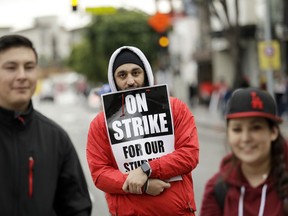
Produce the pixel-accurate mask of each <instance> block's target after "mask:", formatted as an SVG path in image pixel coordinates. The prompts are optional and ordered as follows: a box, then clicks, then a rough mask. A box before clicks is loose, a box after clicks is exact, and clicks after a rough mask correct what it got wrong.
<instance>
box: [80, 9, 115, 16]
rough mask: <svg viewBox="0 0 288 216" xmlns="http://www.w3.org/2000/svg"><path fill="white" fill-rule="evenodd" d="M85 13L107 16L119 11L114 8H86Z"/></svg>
mask: <svg viewBox="0 0 288 216" xmlns="http://www.w3.org/2000/svg"><path fill="white" fill-rule="evenodd" d="M85 11H86V12H87V13H91V14H95V15H107V14H115V13H116V12H117V9H116V8H114V7H86V8H85Z"/></svg>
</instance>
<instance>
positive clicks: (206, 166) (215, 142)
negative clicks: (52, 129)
mask: <svg viewBox="0 0 288 216" xmlns="http://www.w3.org/2000/svg"><path fill="white" fill-rule="evenodd" d="M85 104H86V102H85V101H84V100H83V101H79V102H77V103H75V104H59V103H52V102H44V103H39V102H37V101H35V102H34V106H35V108H36V109H38V110H39V111H40V112H42V113H43V114H45V115H47V116H48V117H50V118H52V119H53V120H55V121H56V122H57V123H58V124H60V125H61V126H62V127H63V128H64V129H66V130H67V132H68V133H69V135H70V137H71V139H72V141H73V143H74V145H75V148H76V150H77V152H78V155H79V157H80V160H81V163H82V167H83V169H84V172H85V175H86V179H87V181H88V185H89V190H90V192H91V195H92V198H93V214H92V216H109V213H108V209H107V204H106V201H105V198H104V193H103V192H102V191H100V190H98V189H97V188H96V187H95V186H94V184H93V182H92V179H91V176H90V171H89V168H88V165H87V161H86V140H87V133H88V128H89V123H90V122H91V120H92V119H93V117H94V116H95V115H96V112H94V113H93V112H91V110H90V111H89V110H88V109H87V107H86V105H85ZM192 110H193V109H192ZM194 114H195V119H196V124H197V127H198V134H199V142H200V163H199V165H198V167H197V168H196V170H195V171H193V172H192V173H193V179H194V188H195V199H196V204H197V208H198V210H200V205H201V198H202V195H203V190H204V186H205V182H206V181H207V179H208V178H209V177H210V176H211V175H212V174H213V173H214V172H215V171H216V170H217V169H218V166H219V161H220V159H221V157H222V155H223V154H224V153H225V151H226V150H225V144H224V143H225V142H224V140H225V138H224V135H225V134H224V130H223V128H217V127H210V126H209V125H205V124H203V123H202V121H200V117H201V118H203V116H202V115H205V111H204V112H203V110H201V112H199V110H198V111H196V110H195V113H194ZM198 115H199V117H198ZM200 115H201V116H200ZM204 117H205V116H204ZM206 117H207V118H209V115H206ZM210 120H211V119H210ZM197 213H199V212H197ZM197 215H198V214H197Z"/></svg>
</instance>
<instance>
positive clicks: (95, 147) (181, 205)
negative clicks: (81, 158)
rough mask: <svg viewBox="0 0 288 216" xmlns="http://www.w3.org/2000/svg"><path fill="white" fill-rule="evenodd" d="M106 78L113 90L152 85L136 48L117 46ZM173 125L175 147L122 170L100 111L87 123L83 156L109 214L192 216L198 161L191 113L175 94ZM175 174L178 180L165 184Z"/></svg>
mask: <svg viewBox="0 0 288 216" xmlns="http://www.w3.org/2000/svg"><path fill="white" fill-rule="evenodd" d="M108 81H109V85H110V88H111V90H112V92H117V91H121V90H128V89H135V88H140V87H145V86H153V85H154V77H153V73H152V69H151V66H150V64H149V62H148V61H147V59H146V57H145V55H144V54H143V53H142V52H141V50H139V49H138V48H136V47H131V46H124V47H120V48H118V49H117V50H116V51H115V52H114V53H113V54H112V56H111V58H110V61H109V67H108ZM170 104H171V110H172V111H171V112H172V117H173V123H174V136H175V139H174V140H175V142H174V149H175V150H174V151H173V152H172V153H170V154H166V155H164V156H161V157H160V158H158V159H154V160H151V161H149V162H146V163H143V164H142V165H141V166H139V167H138V168H136V169H134V170H132V171H130V172H129V173H123V172H121V171H120V170H119V169H118V166H117V163H116V160H115V157H114V154H113V151H112V147H111V144H110V142H109V138H108V134H107V128H106V127H107V126H106V123H105V117H104V113H103V112H100V113H99V114H98V115H97V116H96V117H95V119H94V120H93V121H92V122H91V125H90V129H89V134H88V141H87V160H88V164H89V167H90V171H91V175H92V178H93V181H94V183H95V185H96V187H97V188H99V189H100V190H102V191H104V192H105V193H106V200H107V203H108V207H109V211H110V213H111V214H112V215H118V216H121V215H139V216H142V215H143V216H144V215H147V216H148V215H149V216H152V215H153V216H154V215H155V216H157V215H159V216H163V215H165V216H169V215H171V216H175V215H194V213H195V211H196V205H195V200H194V190H193V180H192V175H191V171H192V170H193V169H195V167H196V166H197V164H198V159H199V144H198V135H197V128H196V126H195V121H194V116H193V115H192V113H191V112H190V110H189V108H188V107H187V106H186V104H184V103H183V102H182V101H180V100H179V99H177V98H173V97H170ZM175 176H181V177H182V180H179V181H173V182H169V183H168V182H166V181H165V179H170V178H172V177H175Z"/></svg>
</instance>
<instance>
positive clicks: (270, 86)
mask: <svg viewBox="0 0 288 216" xmlns="http://www.w3.org/2000/svg"><path fill="white" fill-rule="evenodd" d="M265 3H266V4H265V12H266V13H265V14H266V16H265V17H266V20H265V22H264V39H265V42H266V43H267V44H269V43H271V40H272V36H271V11H270V9H271V3H270V0H266V2H265ZM273 79H274V78H273V70H272V69H267V70H266V84H267V91H268V92H269V93H270V94H271V95H272V96H273V97H274V82H273Z"/></svg>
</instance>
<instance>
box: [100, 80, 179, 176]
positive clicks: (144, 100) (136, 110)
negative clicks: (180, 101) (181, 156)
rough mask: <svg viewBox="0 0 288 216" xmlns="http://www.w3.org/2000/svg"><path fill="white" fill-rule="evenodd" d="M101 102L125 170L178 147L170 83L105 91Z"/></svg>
mask: <svg viewBox="0 0 288 216" xmlns="http://www.w3.org/2000/svg"><path fill="white" fill-rule="evenodd" d="M102 103H103V108H104V113H105V120H106V127H107V132H108V137H109V141H110V144H111V147H112V151H113V154H114V157H115V160H116V162H117V165H118V168H119V170H120V171H122V172H123V173H125V172H129V171H131V170H133V169H136V168H137V167H138V166H140V165H141V164H142V163H144V162H146V161H151V160H153V159H156V158H159V157H161V156H163V155H166V154H169V153H171V152H173V151H174V150H175V149H174V129H173V128H174V127H173V119H172V115H171V108H170V101H169V95H168V88H167V85H156V86H153V87H144V88H137V89H133V90H126V91H118V92H114V93H108V94H104V95H102Z"/></svg>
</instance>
